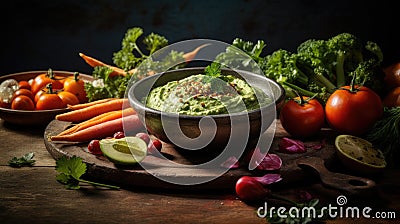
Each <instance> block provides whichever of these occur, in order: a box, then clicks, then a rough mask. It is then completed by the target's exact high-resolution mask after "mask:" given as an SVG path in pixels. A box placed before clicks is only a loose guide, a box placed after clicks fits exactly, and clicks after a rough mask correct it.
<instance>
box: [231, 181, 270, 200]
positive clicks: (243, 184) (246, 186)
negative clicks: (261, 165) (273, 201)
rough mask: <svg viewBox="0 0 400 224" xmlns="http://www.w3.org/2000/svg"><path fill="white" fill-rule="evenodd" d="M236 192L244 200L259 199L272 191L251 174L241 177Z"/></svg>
mask: <svg viewBox="0 0 400 224" xmlns="http://www.w3.org/2000/svg"><path fill="white" fill-rule="evenodd" d="M235 190H236V194H237V195H238V196H239V198H240V199H242V200H244V201H259V200H263V199H265V198H266V197H267V196H268V195H269V194H270V191H269V190H268V188H265V187H264V186H263V185H262V184H261V183H260V182H258V181H256V180H255V179H254V178H252V177H249V176H243V177H241V178H240V179H239V180H238V181H237V182H236V186H235Z"/></svg>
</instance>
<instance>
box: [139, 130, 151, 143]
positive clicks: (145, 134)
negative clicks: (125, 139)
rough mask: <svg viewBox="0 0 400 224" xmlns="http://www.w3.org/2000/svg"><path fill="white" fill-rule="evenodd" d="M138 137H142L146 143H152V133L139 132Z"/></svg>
mask: <svg viewBox="0 0 400 224" xmlns="http://www.w3.org/2000/svg"><path fill="white" fill-rule="evenodd" d="M136 137H138V138H141V139H142V140H143V141H144V142H146V144H149V143H150V135H149V134H147V133H144V132H139V133H137V134H136Z"/></svg>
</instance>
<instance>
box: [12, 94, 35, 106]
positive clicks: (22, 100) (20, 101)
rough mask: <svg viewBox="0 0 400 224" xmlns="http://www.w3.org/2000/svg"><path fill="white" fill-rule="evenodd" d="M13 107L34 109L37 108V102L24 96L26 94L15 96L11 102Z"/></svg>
mask: <svg viewBox="0 0 400 224" xmlns="http://www.w3.org/2000/svg"><path fill="white" fill-rule="evenodd" d="M11 109H13V110H34V109H35V104H33V101H32V100H31V98H29V97H27V96H24V95H19V96H17V97H15V98H14V100H13V101H12V103H11Z"/></svg>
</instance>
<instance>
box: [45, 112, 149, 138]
mask: <svg viewBox="0 0 400 224" xmlns="http://www.w3.org/2000/svg"><path fill="white" fill-rule="evenodd" d="M124 124H127V125H125V126H124ZM124 128H125V130H128V131H130V132H138V131H140V130H142V129H144V127H143V125H142V123H141V122H140V120H139V117H138V116H137V115H130V116H126V117H121V118H118V119H114V120H110V121H106V122H103V123H100V124H97V125H94V126H91V127H88V128H86V129H83V130H80V131H77V132H74V133H72V134H68V135H56V136H51V137H50V140H52V141H68V142H87V141H90V140H93V139H102V138H105V137H109V136H112V135H113V134H114V133H115V132H118V131H125V130H124Z"/></svg>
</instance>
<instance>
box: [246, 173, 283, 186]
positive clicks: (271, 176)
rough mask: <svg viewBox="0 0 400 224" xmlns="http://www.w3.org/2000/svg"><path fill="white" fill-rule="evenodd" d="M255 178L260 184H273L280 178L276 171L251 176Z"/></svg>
mask: <svg viewBox="0 0 400 224" xmlns="http://www.w3.org/2000/svg"><path fill="white" fill-rule="evenodd" d="M253 178H254V179H255V180H257V181H258V182H260V183H261V184H262V185H268V184H273V183H276V182H279V181H281V180H282V177H281V175H280V174H277V173H268V174H265V175H264V176H262V177H253Z"/></svg>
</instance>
